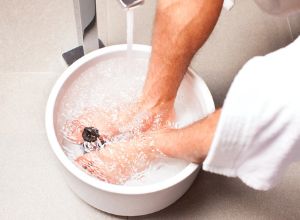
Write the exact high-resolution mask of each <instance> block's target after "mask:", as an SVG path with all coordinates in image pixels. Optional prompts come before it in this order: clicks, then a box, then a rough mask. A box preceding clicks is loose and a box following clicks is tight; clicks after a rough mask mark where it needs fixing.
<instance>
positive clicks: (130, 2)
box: [119, 0, 144, 9]
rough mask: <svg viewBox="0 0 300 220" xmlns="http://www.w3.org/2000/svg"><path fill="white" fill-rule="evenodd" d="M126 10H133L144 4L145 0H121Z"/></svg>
mask: <svg viewBox="0 0 300 220" xmlns="http://www.w3.org/2000/svg"><path fill="white" fill-rule="evenodd" d="M119 1H120V3H121V5H122V6H123V7H124V8H127V9H129V8H133V7H136V6H139V5H142V4H143V3H144V0H119Z"/></svg>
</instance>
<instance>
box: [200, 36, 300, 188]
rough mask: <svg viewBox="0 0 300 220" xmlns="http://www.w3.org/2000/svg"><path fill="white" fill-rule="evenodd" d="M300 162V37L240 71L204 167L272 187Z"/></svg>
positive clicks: (264, 186)
mask: <svg viewBox="0 0 300 220" xmlns="http://www.w3.org/2000/svg"><path fill="white" fill-rule="evenodd" d="M299 160H300V37H298V39H297V40H295V41H294V42H293V43H291V44H290V45H288V46H287V47H285V48H282V49H280V50H278V51H275V52H273V53H271V54H268V55H266V56H263V57H254V58H253V59H251V60H249V61H248V62H247V63H246V64H245V65H244V67H243V68H242V69H241V70H240V72H239V73H238V75H237V76H236V77H235V79H234V81H233V83H232V85H231V88H230V90H229V92H228V94H227V97H226V99H225V102H224V106H223V110H222V113H221V117H220V121H219V123H218V125H217V129H216V134H215V137H214V139H213V142H212V146H211V149H210V151H209V153H208V156H207V158H206V160H205V161H204V163H203V169H204V170H206V171H210V172H214V173H218V174H223V175H226V176H229V177H239V178H240V179H241V180H242V181H243V182H244V183H246V184H247V185H248V186H250V187H252V188H254V189H257V190H268V189H270V188H271V187H273V186H274V185H276V184H277V183H278V181H279V180H280V178H281V177H282V175H283V173H284V171H285V170H286V168H287V167H288V166H289V165H290V164H291V163H293V162H294V161H299Z"/></svg>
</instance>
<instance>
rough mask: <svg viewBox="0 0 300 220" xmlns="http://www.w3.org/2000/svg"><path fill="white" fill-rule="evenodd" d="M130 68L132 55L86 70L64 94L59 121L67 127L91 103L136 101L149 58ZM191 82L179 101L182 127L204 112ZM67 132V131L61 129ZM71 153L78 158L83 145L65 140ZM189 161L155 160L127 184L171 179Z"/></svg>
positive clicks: (136, 60)
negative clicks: (129, 58) (128, 68)
mask: <svg viewBox="0 0 300 220" xmlns="http://www.w3.org/2000/svg"><path fill="white" fill-rule="evenodd" d="M132 59H133V60H132V63H134V65H133V66H131V68H130V71H128V72H127V71H124V70H125V69H126V67H127V66H128V65H127V64H128V63H127V61H128V57H127V56H126V55H125V54H124V57H118V58H112V59H109V60H105V61H103V62H99V63H98V64H96V65H94V66H92V67H90V68H88V69H86V70H85V71H83V72H82V73H81V74H80V76H78V78H76V80H75V81H74V82H73V84H72V85H71V86H70V87H69V88H68V89H67V90H66V91H65V93H64V96H63V98H62V102H61V103H63V105H62V107H61V108H60V112H59V115H60V117H59V120H58V124H59V126H60V127H61V128H63V126H64V124H65V122H66V121H67V120H72V119H74V118H75V117H76V116H78V115H80V114H82V112H83V110H84V109H86V108H89V107H101V108H102V109H106V108H113V107H117V106H118V105H119V104H120V103H130V102H134V101H136V99H137V98H138V96H139V94H140V93H141V91H142V87H143V84H144V81H145V77H146V72H147V65H148V60H147V59H142V58H132ZM188 86H189V85H188V83H187V82H185V81H183V83H182V86H181V87H180V89H179V92H178V95H177V99H176V102H175V111H176V115H177V116H179V117H178V126H179V127H182V126H184V125H186V124H189V123H191V122H193V121H195V120H196V119H198V118H199V115H201V112H195V110H196V109H199V106H197V103H199V102H198V101H197V99H196V98H195V97H194V95H193V94H191V92H188ZM61 132H63V131H61ZM62 144H63V145H64V150H65V152H66V154H67V156H68V157H69V158H70V159H71V160H74V159H76V158H77V157H78V156H80V155H82V151H81V146H80V145H75V144H71V143H68V142H67V141H64V143H62ZM187 165H188V163H187V162H185V161H182V160H178V159H173V158H167V157H162V158H158V159H157V160H155V161H154V162H152V163H151V165H150V166H149V168H148V169H146V170H144V171H143V172H140V173H138V174H136V175H134V176H133V177H132V178H131V179H130V180H128V181H127V182H126V183H125V184H126V185H147V184H152V183H157V182H161V181H163V180H165V179H168V178H170V177H172V176H174V175H176V174H177V173H179V172H180V171H181V170H183V169H184V168H185V167H186V166H187Z"/></svg>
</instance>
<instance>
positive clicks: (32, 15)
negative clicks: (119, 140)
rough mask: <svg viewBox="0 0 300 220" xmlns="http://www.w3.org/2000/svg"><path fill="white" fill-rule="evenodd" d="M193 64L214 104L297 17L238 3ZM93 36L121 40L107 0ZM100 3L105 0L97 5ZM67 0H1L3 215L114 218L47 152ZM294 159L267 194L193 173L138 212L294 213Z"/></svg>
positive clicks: (289, 36)
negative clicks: (162, 205)
mask: <svg viewBox="0 0 300 220" xmlns="http://www.w3.org/2000/svg"><path fill="white" fill-rule="evenodd" d="M236 2H237V4H236V6H235V7H234V8H233V9H232V11H230V12H226V11H223V12H222V16H221V19H220V21H219V23H218V25H217V27H216V29H215V30H214V32H213V34H212V36H211V37H210V39H209V41H208V42H207V44H206V45H205V46H204V47H203V48H202V49H201V50H200V51H199V52H198V54H197V55H196V57H195V59H194V60H193V62H192V67H193V68H194V69H196V70H197V71H198V73H199V75H201V76H202V77H203V78H204V79H205V80H206V82H207V83H208V85H209V87H210V89H211V91H212V93H213V95H214V98H215V100H216V103H217V104H218V105H220V104H221V103H222V100H223V99H224V97H225V94H226V91H227V89H228V87H229V85H230V83H231V81H232V79H233V77H234V75H235V74H236V73H237V71H238V69H239V68H240V67H241V66H242V65H243V63H244V62H245V61H246V60H247V59H249V58H250V57H252V56H255V55H263V54H266V53H268V52H270V51H273V50H275V49H277V48H280V47H282V46H284V45H286V44H288V43H289V42H291V41H292V40H293V39H294V38H295V37H297V36H298V35H299V33H300V25H299V24H300V16H299V14H295V15H292V16H290V17H289V19H287V18H277V17H271V16H268V15H266V14H264V13H262V12H261V11H260V10H259V9H258V8H257V7H256V6H255V4H253V2H252V1H251V0H239V1H236ZM97 3H98V8H99V10H98V14H99V15H98V17H99V19H100V21H98V24H99V25H100V27H101V28H100V29H99V30H100V36H101V38H102V39H103V41H104V42H105V43H106V44H107V45H110V44H115V43H121V42H123V43H124V42H125V36H124V34H125V29H124V28H125V23H124V16H122V14H121V12H122V11H120V10H119V9H118V8H117V7H118V6H117V5H116V4H115V2H114V1H111V0H98V1H97ZM100 3H103V5H102V4H100ZM154 6H155V2H154V1H151V2H150V1H146V5H145V6H144V7H143V8H140V9H139V12H137V14H138V16H139V17H140V19H139V20H138V21H137V27H136V31H135V38H136V42H139V43H149V42H150V36H151V23H152V17H153V10H154ZM74 22H75V19H74V15H73V7H72V1H71V0H64V1H59V0H53V1H46V0H40V1H33V0H29V1H23V2H20V1H16V0H10V1H8V0H3V1H2V2H1V7H0V49H1V52H0V82H1V87H0V117H1V123H0V149H1V154H0V167H1V169H0V219H1V220H2V219H115V218H119V217H115V216H112V215H108V214H105V213H103V212H101V211H98V210H96V209H94V208H92V207H90V206H88V205H86V204H85V203H84V202H82V201H81V200H80V199H79V198H77V197H76V196H75V195H74V194H73V193H72V192H71V190H70V189H69V188H68V187H67V185H66V184H65V182H64V179H63V176H62V175H61V172H60V165H59V163H58V161H57V160H56V159H55V157H54V155H53V153H52V152H51V150H50V147H49V144H48V141H47V138H46V134H45V129H44V111H45V104H46V101H47V97H48V94H49V92H50V89H51V87H52V85H53V84H54V82H55V80H56V79H57V77H58V76H59V75H60V73H61V72H62V71H63V70H64V69H65V68H66V65H65V64H64V62H63V61H62V59H61V53H62V52H64V51H66V50H69V49H71V48H73V47H75V46H77V44H78V39H77V32H76V28H75V27H76V25H75V23H74ZM299 172H300V166H299V164H295V165H294V166H292V167H291V168H290V169H289V171H288V172H287V174H286V175H285V177H284V179H283V180H282V183H281V184H280V185H279V186H278V187H276V188H275V189H273V190H271V191H268V192H257V191H254V190H251V189H249V188H247V187H246V186H245V185H243V184H242V183H241V182H240V181H239V180H237V179H230V178H225V177H222V176H217V175H213V174H209V173H204V172H202V173H200V174H199V176H198V178H197V180H196V181H195V183H194V184H193V186H192V187H191V189H190V190H189V191H188V192H187V193H186V194H185V195H184V196H183V197H182V198H181V199H180V200H178V201H177V202H176V203H175V204H173V205H171V206H170V207H168V208H167V209H165V210H163V211H160V212H158V213H155V214H152V215H149V216H144V217H139V218H138V219H272V220H273V219H275V220H281V219H289V220H290V219H299V218H300V209H299V203H300V188H299V183H300V176H299Z"/></svg>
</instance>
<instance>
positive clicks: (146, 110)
mask: <svg viewBox="0 0 300 220" xmlns="http://www.w3.org/2000/svg"><path fill="white" fill-rule="evenodd" d="M174 118H175V111H174V108H173V102H171V103H166V104H158V105H150V104H149V103H146V102H145V101H139V102H137V103H131V104H124V105H120V106H119V107H117V108H113V109H107V110H103V109H100V108H93V109H86V110H85V111H84V112H83V113H82V114H81V115H79V116H78V117H76V118H75V119H73V120H70V121H67V122H66V124H65V126H64V135H65V137H66V138H67V139H68V140H70V141H71V142H74V143H77V144H81V143H82V142H83V138H82V131H83V129H84V128H85V127H95V128H97V129H98V130H99V134H100V135H101V137H102V138H103V139H104V140H106V141H107V140H111V139H112V138H113V137H114V136H115V135H118V134H120V133H128V132H130V133H131V134H132V135H133V136H134V135H136V134H138V133H141V132H145V131H147V130H156V129H161V128H164V127H167V126H169V124H168V123H169V122H171V121H173V120H174Z"/></svg>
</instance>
